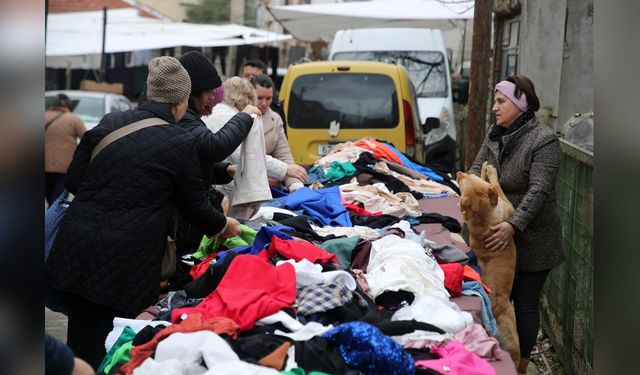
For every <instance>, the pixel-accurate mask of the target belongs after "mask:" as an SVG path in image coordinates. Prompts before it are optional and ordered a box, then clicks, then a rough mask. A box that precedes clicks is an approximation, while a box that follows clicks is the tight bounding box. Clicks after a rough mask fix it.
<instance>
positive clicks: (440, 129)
mask: <svg viewBox="0 0 640 375" xmlns="http://www.w3.org/2000/svg"><path fill="white" fill-rule="evenodd" d="M329 60H361V61H380V62H387V63H394V64H399V65H402V66H404V67H405V68H406V69H407V72H408V73H409V77H410V78H411V81H412V82H413V84H414V86H415V89H416V94H417V101H418V112H419V115H420V124H425V123H426V122H427V119H430V120H429V124H430V128H429V129H428V131H426V132H425V133H424V134H425V137H424V138H423V139H420V140H419V142H418V143H420V144H422V145H424V149H423V152H424V155H420V157H421V158H422V159H424V160H426V161H427V162H430V163H438V164H440V165H442V166H444V167H446V168H447V169H450V170H452V169H453V167H454V163H455V160H456V158H455V151H456V138H457V135H456V124H455V114H454V111H453V101H454V100H456V101H458V102H460V104H464V103H466V98H467V97H466V92H467V91H468V85H467V84H466V83H465V84H463V85H461V86H460V88H461V89H462V90H461V92H458V91H459V90H455V91H456V92H453V91H452V84H451V74H450V66H449V59H448V53H447V50H446V48H445V44H444V39H443V37H442V32H441V31H440V30H437V29H426V28H365V29H349V30H338V32H336V34H335V36H334V38H333V42H332V44H331V52H330V54H329ZM457 88H458V87H456V89H457ZM464 90H467V91H464ZM454 94H455V95H454Z"/></svg>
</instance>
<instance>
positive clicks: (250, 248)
mask: <svg viewBox="0 0 640 375" xmlns="http://www.w3.org/2000/svg"><path fill="white" fill-rule="evenodd" d="M283 230H293V228H291V227H288V226H286V225H280V226H277V227H269V226H264V227H262V228H260V230H259V231H258V233H257V234H256V239H255V240H253V244H251V245H247V246H240V247H235V248H233V249H229V250H226V251H221V252H219V253H218V255H216V262H222V261H223V260H224V257H225V256H226V255H227V254H228V253H229V252H231V251H233V252H234V253H240V254H246V255H257V254H258V253H259V252H261V251H262V250H263V249H264V248H265V247H266V246H267V245H269V244H270V243H271V238H272V237H273V236H277V237H279V238H282V239H283V240H292V239H293V237H291V236H290V235H288V234H286V233H284V232H283Z"/></svg>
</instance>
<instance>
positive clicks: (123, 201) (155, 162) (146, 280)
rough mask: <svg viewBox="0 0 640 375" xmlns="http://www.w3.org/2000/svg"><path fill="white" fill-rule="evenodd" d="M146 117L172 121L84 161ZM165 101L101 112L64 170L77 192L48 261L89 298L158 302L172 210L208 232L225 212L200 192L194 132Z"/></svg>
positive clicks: (57, 277)
mask: <svg viewBox="0 0 640 375" xmlns="http://www.w3.org/2000/svg"><path fill="white" fill-rule="evenodd" d="M151 117H160V118H162V119H164V120H166V121H167V122H169V123H170V124H172V125H160V126H151V127H148V128H144V129H141V130H138V131H137V132H134V133H132V134H129V135H127V136H125V137H123V138H120V139H119V140H117V141H115V142H113V143H112V144H110V145H109V146H107V147H106V148H105V149H103V150H102V152H100V153H99V154H98V155H97V156H96V158H95V159H94V160H93V161H91V163H90V164H89V158H90V154H91V151H92V150H93V148H94V147H95V146H96V144H97V143H98V142H99V141H100V140H101V139H102V138H103V137H104V136H106V135H107V134H108V133H110V132H112V131H113V130H115V129H117V128H120V127H123V126H125V125H128V124H130V123H133V122H135V121H138V120H142V119H145V118H151ZM173 124H175V119H174V117H173V115H172V114H171V111H170V108H169V106H168V105H166V104H160V103H156V102H152V101H149V102H147V103H145V104H143V105H142V106H141V107H139V109H134V110H129V111H125V112H115V113H110V114H107V115H106V116H105V117H104V118H103V119H102V120H101V121H100V124H98V126H96V127H95V128H93V129H91V130H89V131H87V132H86V133H85V134H84V137H83V138H82V141H81V142H80V144H79V145H78V147H77V149H76V152H75V154H74V157H73V161H72V162H71V165H70V166H69V169H68V170H67V176H66V184H67V188H68V189H69V191H71V192H72V193H74V194H75V198H74V200H73V202H72V203H71V205H70V206H69V209H68V211H67V214H66V216H65V218H64V220H63V222H62V224H61V226H60V230H59V232H58V236H57V239H56V242H55V244H54V248H53V250H52V252H51V255H50V257H49V259H48V261H47V278H48V279H49V280H50V281H51V282H52V284H53V286H54V287H56V288H58V289H60V290H62V291H66V292H70V293H74V294H77V295H80V296H81V297H83V298H85V299H87V300H90V301H92V302H94V303H97V304H101V305H105V306H108V307H112V308H115V309H120V310H123V311H126V312H129V313H131V314H137V313H139V312H140V311H142V310H143V309H144V308H146V307H148V306H149V305H152V304H154V303H155V302H157V298H158V293H159V285H160V267H161V260H162V256H163V253H164V248H165V242H166V236H167V229H168V228H167V226H168V223H169V218H170V216H171V213H172V210H173V208H174V207H176V206H177V208H178V209H179V211H180V213H181V214H182V215H183V216H184V217H185V218H186V219H187V220H189V221H190V222H192V223H193V224H194V225H196V226H197V227H198V228H199V229H201V230H202V231H203V232H205V233H206V234H208V235H214V234H217V233H218V232H220V231H221V230H223V229H224V227H225V225H226V218H225V217H224V215H222V214H221V213H220V212H218V211H216V210H214V209H213V207H212V205H211V203H210V202H209V200H208V199H207V197H206V194H205V193H206V185H205V183H204V181H203V180H202V177H201V173H202V172H201V170H200V164H199V162H198V157H197V154H196V141H195V138H194V137H193V135H192V134H190V133H189V132H187V131H185V130H184V129H182V128H180V127H178V126H176V125H173Z"/></svg>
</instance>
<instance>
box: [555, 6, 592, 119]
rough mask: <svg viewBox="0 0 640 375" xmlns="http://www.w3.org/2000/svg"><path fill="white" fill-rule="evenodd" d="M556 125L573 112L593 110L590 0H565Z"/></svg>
mask: <svg viewBox="0 0 640 375" xmlns="http://www.w3.org/2000/svg"><path fill="white" fill-rule="evenodd" d="M567 8H568V13H567V31H566V35H565V38H564V49H563V52H564V54H563V63H562V78H561V81H560V102H559V106H558V122H557V128H556V129H561V128H562V125H563V124H564V123H565V122H566V121H567V120H568V119H569V118H570V117H571V116H573V114H574V113H576V112H579V113H584V112H592V111H593V0H567Z"/></svg>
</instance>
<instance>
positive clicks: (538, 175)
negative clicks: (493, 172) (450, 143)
mask: <svg viewBox="0 0 640 375" xmlns="http://www.w3.org/2000/svg"><path fill="white" fill-rule="evenodd" d="M492 126H496V125H492ZM490 130H491V128H490V129H489V131H488V132H487V137H486V138H485V140H484V142H483V143H482V146H481V147H480V151H478V155H477V156H476V159H475V161H474V162H473V165H472V166H471V169H470V170H469V173H472V174H475V175H478V176H479V175H480V169H481V167H482V163H483V162H484V161H488V162H489V164H493V165H494V166H495V167H496V168H497V170H498V176H499V180H500V186H501V187H502V190H503V191H504V193H505V195H506V196H507V198H509V201H511V204H513V207H515V209H516V210H515V213H514V214H513V216H512V217H511V218H510V219H509V220H508V221H509V222H510V223H511V224H513V225H515V226H516V227H517V228H518V231H517V233H516V234H515V236H514V240H515V242H516V249H517V254H518V270H519V271H524V272H535V271H542V270H547V269H550V268H553V267H554V266H556V265H558V264H560V263H561V262H562V261H564V259H565V255H564V252H563V250H562V232H561V228H560V215H559V211H558V206H557V202H556V200H557V198H556V180H557V176H558V169H559V166H560V155H561V151H560V143H559V141H558V137H557V136H556V135H555V134H554V132H553V130H552V129H551V128H549V127H547V126H544V125H542V124H540V123H539V122H538V120H536V119H535V118H533V119H532V120H530V121H529V122H527V123H526V124H524V125H523V126H522V127H521V128H520V129H518V130H516V131H515V132H513V133H512V134H509V135H505V136H504V137H503V138H502V142H503V147H502V152H500V151H499V147H498V142H494V141H492V140H490V139H489V136H488V134H489V133H490Z"/></svg>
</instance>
